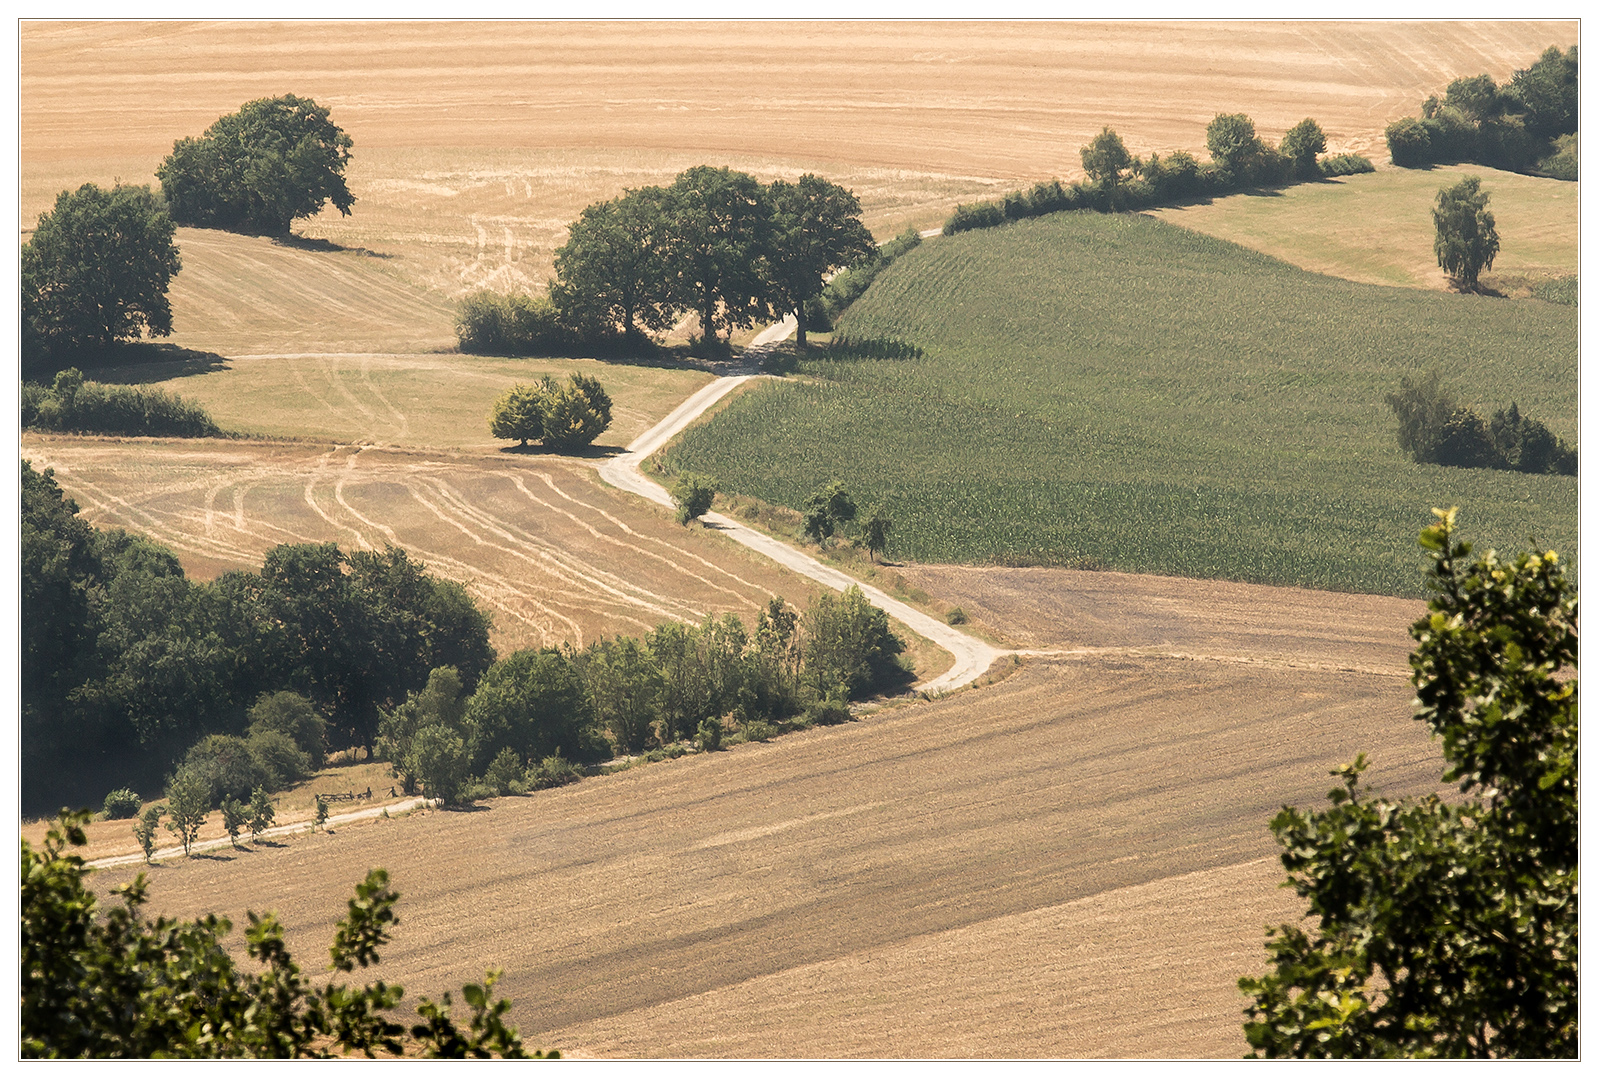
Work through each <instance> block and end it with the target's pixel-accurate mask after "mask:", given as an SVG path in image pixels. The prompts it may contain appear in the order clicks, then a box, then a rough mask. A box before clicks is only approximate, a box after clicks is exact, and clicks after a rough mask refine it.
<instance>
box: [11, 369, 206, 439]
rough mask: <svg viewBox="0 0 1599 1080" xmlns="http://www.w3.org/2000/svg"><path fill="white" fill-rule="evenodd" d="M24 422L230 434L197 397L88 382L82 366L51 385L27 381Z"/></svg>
mask: <svg viewBox="0 0 1599 1080" xmlns="http://www.w3.org/2000/svg"><path fill="white" fill-rule="evenodd" d="M22 426H23V427H24V428H36V429H38V430H41V431H71V432H78V433H82V434H90V435H169V436H178V437H180V438H202V437H205V436H216V435H222V434H225V432H223V430H222V429H221V428H219V427H217V425H216V423H215V422H214V421H213V420H212V419H211V417H210V415H209V414H207V413H206V411H205V410H204V409H203V408H201V407H200V406H199V405H196V404H195V403H194V402H192V401H185V400H183V399H182V398H181V397H178V396H177V395H176V394H169V393H167V392H166V391H165V390H145V389H142V388H140V387H136V386H112V385H109V384H106V383H97V382H85V381H84V378H83V372H81V371H79V370H78V369H77V368H68V369H67V370H66V371H63V372H60V373H58V374H57V375H56V378H55V383H54V384H53V385H51V386H38V385H34V384H31V383H24V384H23V385H22Z"/></svg>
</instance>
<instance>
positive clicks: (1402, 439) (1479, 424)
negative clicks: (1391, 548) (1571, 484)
mask: <svg viewBox="0 0 1599 1080" xmlns="http://www.w3.org/2000/svg"><path fill="white" fill-rule="evenodd" d="M1384 400H1385V401H1386V402H1387V403H1388V407H1389V408H1390V409H1392V410H1393V412H1394V416H1396V417H1397V418H1398V420H1399V448H1400V449H1401V450H1404V451H1406V452H1407V453H1409V454H1410V455H1411V457H1412V458H1413V459H1414V460H1415V461H1416V462H1417V463H1418V464H1429V465H1448V466H1452V467H1454V468H1458V469H1506V470H1510V471H1513V472H1525V473H1553V474H1555V475H1559V476H1576V475H1577V451H1576V448H1574V447H1570V446H1567V445H1566V443H1565V440H1563V439H1559V438H1556V437H1555V435H1554V434H1553V433H1552V432H1550V430H1549V429H1548V428H1547V427H1545V426H1544V425H1543V424H1541V423H1539V422H1538V421H1537V420H1534V419H1532V418H1531V417H1528V416H1523V415H1521V410H1520V409H1519V408H1518V407H1517V405H1516V403H1515V402H1511V403H1510V408H1509V409H1498V410H1496V411H1495V412H1494V414H1493V417H1492V419H1490V420H1489V421H1487V422H1486V423H1484V422H1483V419H1482V417H1481V416H1479V415H1478V414H1477V413H1476V412H1475V411H1474V410H1472V409H1471V408H1468V407H1467V406H1465V405H1462V404H1460V402H1459V401H1458V400H1457V399H1456V398H1455V395H1454V393H1453V392H1451V391H1450V390H1449V389H1448V388H1446V387H1445V386H1443V385H1442V383H1441V381H1440V377H1439V374H1438V372H1437V371H1429V372H1428V373H1427V374H1426V375H1424V376H1422V377H1420V378H1418V379H1412V378H1411V377H1410V376H1408V375H1406V376H1403V377H1401V378H1400V380H1399V389H1398V390H1397V391H1395V392H1393V393H1391V394H1388V395H1386V396H1385V398H1384Z"/></svg>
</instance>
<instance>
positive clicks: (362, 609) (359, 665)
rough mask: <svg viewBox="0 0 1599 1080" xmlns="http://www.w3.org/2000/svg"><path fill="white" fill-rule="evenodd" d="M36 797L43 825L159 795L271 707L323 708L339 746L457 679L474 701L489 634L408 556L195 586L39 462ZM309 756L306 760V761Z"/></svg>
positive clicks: (27, 513) (30, 481)
mask: <svg viewBox="0 0 1599 1080" xmlns="http://www.w3.org/2000/svg"><path fill="white" fill-rule="evenodd" d="M21 471H22V505H21V537H20V539H21V564H22V565H21V571H22V573H21V578H22V597H21V600H22V617H23V620H24V625H26V626H27V627H28V628H29V632H28V634H26V635H25V637H24V640H23V643H22V659H21V684H22V731H21V735H22V797H23V805H24V807H25V808H27V809H31V810H40V809H48V808H50V807H59V806H61V805H62V804H63V803H69V802H70V803H74V804H76V805H85V804H88V805H93V804H95V803H98V802H99V801H100V797H101V796H102V795H104V794H105V792H106V791H108V790H111V789H113V788H117V787H123V786H133V787H136V788H143V789H145V790H149V789H150V788H152V787H155V786H157V785H158V784H159V778H160V777H161V776H163V775H164V774H165V773H166V772H167V771H169V770H170V769H171V768H172V767H173V766H174V764H175V763H176V762H177V761H178V760H179V759H181V757H182V756H183V755H184V754H185V753H186V752H187V751H188V750H189V748H190V747H191V746H193V745H194V744H195V742H197V741H198V740H199V739H200V738H201V737H202V736H205V735H212V734H223V735H238V736H243V735H245V733H246V732H247V731H248V728H249V724H250V718H249V710H250V709H251V707H252V706H254V705H255V704H256V703H257V701H258V700H259V699H260V697H261V695H262V694H266V693H275V692H277V691H281V690H292V691H294V692H296V693H299V694H302V695H304V696H305V697H307V698H309V699H310V700H311V701H312V702H313V703H314V704H315V707H316V709H317V710H318V711H319V712H320V713H322V714H323V715H324V716H326V717H327V718H328V720H329V723H330V725H331V729H332V730H331V734H330V736H329V737H330V738H331V739H334V740H336V741H337V743H338V745H341V746H367V747H370V746H372V745H373V743H374V742H375V741H376V739H377V729H378V722H379V718H380V714H381V711H382V710H383V709H385V708H391V707H393V706H394V705H397V704H399V703H400V702H402V701H404V700H405V696H406V694H407V693H409V692H410V691H412V690H415V689H418V688H420V687H421V685H422V684H423V683H424V682H425V680H426V678H427V672H428V671H430V670H432V669H433V668H435V667H439V666H442V665H452V666H454V667H456V668H457V669H458V670H459V671H460V672H461V674H462V678H463V679H464V680H466V681H467V682H468V684H469V685H472V686H475V685H476V682H477V679H478V678H479V677H481V675H482V674H483V672H484V671H486V670H487V669H488V667H489V665H490V664H491V663H492V662H493V660H494V651H493V649H492V648H491V647H490V645H489V640H488V629H489V619H488V616H487V615H486V614H484V613H483V612H481V611H479V610H478V608H477V607H476V606H475V605H474V604H473V603H472V601H471V599H470V598H469V597H468V596H467V594H466V592H465V590H464V589H462V588H461V587H460V586H459V585H457V584H455V583H454V582H451V581H446V580H443V579H440V578H436V577H434V576H432V575H430V574H428V573H426V571H425V568H424V567H423V566H422V565H421V564H419V563H416V562H414V561H412V560H411V559H410V558H408V557H407V555H406V554H405V552H403V551H400V550H398V549H395V548H390V549H387V550H385V551H381V552H356V553H353V554H348V555H346V554H344V553H343V552H340V551H339V550H338V548H337V547H335V546H334V545H332V544H289V545H283V546H280V547H277V548H273V549H272V550H271V551H269V552H267V554H266V557H265V560H264V563H263V565H262V568H261V571H260V572H259V573H249V572H243V571H234V572H230V573H227V574H223V575H221V576H220V577H218V578H217V579H216V580H215V581H212V582H210V583H199V582H193V581H190V580H189V579H188V578H186V577H185V576H184V573H183V569H182V566H181V565H180V564H179V562H178V559H177V557H176V556H175V555H174V554H173V553H172V552H171V551H169V550H167V549H166V548H164V547H161V546H160V545H158V544H155V543H152V542H150V541H148V540H144V539H141V538H139V537H136V536H132V535H130V534H128V533H126V532H123V531H121V530H112V531H103V530H99V529H95V528H92V527H91V526H89V525H88V524H87V523H85V522H84V521H83V520H82V519H81V518H79V517H78V515H77V510H78V508H77V505H76V504H75V503H73V502H72V500H70V499H68V498H66V497H65V496H64V495H63V493H62V491H61V489H60V487H59V486H58V485H57V484H56V482H55V479H54V478H53V476H52V475H51V473H50V471H49V470H46V471H45V472H44V473H42V474H41V473H38V472H36V471H34V469H33V468H32V466H31V465H30V464H29V463H28V462H26V461H24V462H23V463H22V466H21ZM301 749H306V748H305V747H303V746H302V747H301Z"/></svg>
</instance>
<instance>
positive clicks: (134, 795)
mask: <svg viewBox="0 0 1599 1080" xmlns="http://www.w3.org/2000/svg"><path fill="white" fill-rule="evenodd" d="M143 805H144V800H143V799H141V798H139V793H138V792H137V791H130V790H129V789H127V788H117V790H115V791H113V792H111V793H110V794H109V795H107V796H106V797H105V805H104V807H102V809H103V810H104V811H105V816H106V817H108V818H110V819H111V820H113V821H116V820H120V819H122V818H130V817H133V816H134V815H135V814H137V813H138V812H139V807H141V806H143Z"/></svg>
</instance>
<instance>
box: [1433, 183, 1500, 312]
mask: <svg viewBox="0 0 1599 1080" xmlns="http://www.w3.org/2000/svg"><path fill="white" fill-rule="evenodd" d="M1432 220H1433V225H1434V226H1435V227H1436V230H1437V236H1436V238H1435V239H1434V240H1433V246H1432V247H1433V253H1434V254H1436V255H1437V256H1438V265H1439V266H1441V267H1443V269H1444V272H1445V273H1446V274H1448V275H1449V280H1450V281H1451V282H1452V283H1453V284H1454V285H1455V287H1456V288H1458V289H1460V290H1461V291H1462V292H1466V291H1471V290H1474V289H1476V287H1477V277H1478V275H1480V274H1481V273H1482V272H1483V271H1484V270H1488V269H1492V268H1493V264H1494V256H1496V255H1498V254H1499V231H1498V230H1497V229H1495V228H1494V216H1493V212H1492V211H1491V210H1489V209H1488V193H1487V192H1486V191H1483V190H1482V178H1481V177H1477V176H1467V177H1464V178H1462V179H1461V181H1460V183H1458V184H1455V185H1454V186H1453V187H1446V188H1441V189H1439V191H1438V202H1437V203H1436V204H1435V205H1434V207H1433V211H1432Z"/></svg>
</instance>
